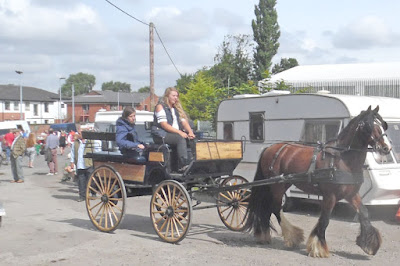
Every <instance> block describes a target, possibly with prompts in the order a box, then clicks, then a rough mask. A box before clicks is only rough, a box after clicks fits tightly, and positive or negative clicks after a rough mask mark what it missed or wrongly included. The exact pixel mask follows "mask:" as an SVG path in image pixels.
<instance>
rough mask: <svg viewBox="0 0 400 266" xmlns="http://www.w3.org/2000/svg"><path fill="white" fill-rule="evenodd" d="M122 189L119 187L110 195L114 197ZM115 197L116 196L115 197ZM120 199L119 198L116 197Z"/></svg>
mask: <svg viewBox="0 0 400 266" xmlns="http://www.w3.org/2000/svg"><path fill="white" fill-rule="evenodd" d="M120 191H121V188H118V189H117V190H115V191H114V192H113V193H111V194H110V195H109V196H108V197H110V198H111V197H113V196H114V195H115V194H117V193H119V192H120ZM107 194H108V193H107ZM113 199H114V198H113ZM116 199H118V198H116Z"/></svg>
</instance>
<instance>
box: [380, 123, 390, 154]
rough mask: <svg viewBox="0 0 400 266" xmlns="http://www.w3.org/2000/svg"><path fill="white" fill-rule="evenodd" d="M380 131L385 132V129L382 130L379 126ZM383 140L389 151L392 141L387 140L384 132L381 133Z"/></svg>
mask: <svg viewBox="0 0 400 266" xmlns="http://www.w3.org/2000/svg"><path fill="white" fill-rule="evenodd" d="M381 131H382V132H385V130H383V127H382V126H381ZM383 142H384V143H385V145H386V146H387V147H388V149H389V151H391V150H392V143H390V140H389V138H388V136H387V135H386V134H384V135H383Z"/></svg>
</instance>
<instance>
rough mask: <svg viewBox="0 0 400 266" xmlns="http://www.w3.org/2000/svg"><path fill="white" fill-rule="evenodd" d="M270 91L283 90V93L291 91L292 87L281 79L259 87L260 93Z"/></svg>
mask: <svg viewBox="0 0 400 266" xmlns="http://www.w3.org/2000/svg"><path fill="white" fill-rule="evenodd" d="M271 90H285V91H293V90H294V89H293V86H292V85H290V84H287V83H286V82H285V81H284V80H283V79H282V80H279V81H276V82H275V83H274V84H272V83H269V82H267V83H264V85H263V86H261V93H266V92H269V91H271Z"/></svg>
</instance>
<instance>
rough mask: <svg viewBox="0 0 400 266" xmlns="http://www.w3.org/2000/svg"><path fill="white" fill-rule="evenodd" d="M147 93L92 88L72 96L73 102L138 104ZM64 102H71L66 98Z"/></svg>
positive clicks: (147, 95)
mask: <svg viewBox="0 0 400 266" xmlns="http://www.w3.org/2000/svg"><path fill="white" fill-rule="evenodd" d="M149 96H150V95H149V93H139V92H119V93H118V92H115V91H110V90H106V91H97V90H92V91H90V92H88V93H86V94H83V95H78V96H75V97H74V102H75V103H109V104H110V103H111V104H112V103H115V104H117V103H118V102H119V103H120V104H132V103H133V104H139V103H141V102H143V101H144V100H145V99H146V98H147V97H149ZM65 102H71V100H68V101H67V100H66V101H65Z"/></svg>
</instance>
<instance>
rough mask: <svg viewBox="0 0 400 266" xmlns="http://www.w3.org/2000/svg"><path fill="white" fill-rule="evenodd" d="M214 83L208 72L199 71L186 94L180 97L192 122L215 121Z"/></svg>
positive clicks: (188, 86) (188, 85)
mask: <svg viewBox="0 0 400 266" xmlns="http://www.w3.org/2000/svg"><path fill="white" fill-rule="evenodd" d="M214 83H215V81H214V80H213V78H212V77H210V76H209V75H208V73H207V72H206V71H199V72H198V73H196V75H195V76H194V78H193V81H192V82H191V83H190V84H187V91H186V94H181V95H180V97H179V98H180V101H181V103H182V106H183V108H184V109H185V112H186V113H187V114H188V115H189V116H190V118H191V119H192V120H207V121H211V120H213V117H214V114H215V111H216V106H217V105H216V94H215V87H214Z"/></svg>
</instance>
